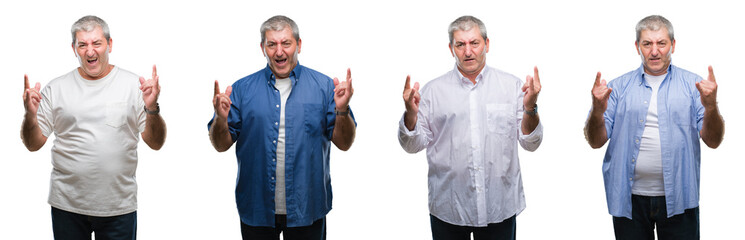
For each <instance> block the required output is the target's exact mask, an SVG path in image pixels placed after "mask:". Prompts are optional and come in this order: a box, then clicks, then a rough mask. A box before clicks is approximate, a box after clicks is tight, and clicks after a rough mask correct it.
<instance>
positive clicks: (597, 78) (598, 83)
mask: <svg viewBox="0 0 745 240" xmlns="http://www.w3.org/2000/svg"><path fill="white" fill-rule="evenodd" d="M598 85H600V72H598V74H597V75H596V76H595V86H598Z"/></svg>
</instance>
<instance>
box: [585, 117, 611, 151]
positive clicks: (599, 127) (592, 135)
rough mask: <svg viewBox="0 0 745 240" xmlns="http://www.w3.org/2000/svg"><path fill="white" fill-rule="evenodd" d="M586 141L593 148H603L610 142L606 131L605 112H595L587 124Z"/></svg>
mask: <svg viewBox="0 0 745 240" xmlns="http://www.w3.org/2000/svg"><path fill="white" fill-rule="evenodd" d="M585 139H586V140H587V143H589V144H590V147H592V148H600V147H602V146H603V145H604V144H605V142H606V141H608V133H607V132H606V130H605V119H603V112H600V111H596V110H594V109H593V111H592V112H591V113H590V116H589V117H588V118H587V122H586V123H585Z"/></svg>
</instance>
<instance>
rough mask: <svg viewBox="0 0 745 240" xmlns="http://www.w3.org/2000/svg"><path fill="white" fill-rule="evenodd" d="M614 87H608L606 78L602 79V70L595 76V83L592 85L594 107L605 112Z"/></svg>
mask: <svg viewBox="0 0 745 240" xmlns="http://www.w3.org/2000/svg"><path fill="white" fill-rule="evenodd" d="M611 91H613V89H611V88H608V84H607V83H606V82H605V79H603V80H602V81H601V80H600V72H598V74H597V75H596V76H595V85H593V86H592V108H593V109H597V110H600V111H601V112H605V109H606V108H608V97H610V93H611Z"/></svg>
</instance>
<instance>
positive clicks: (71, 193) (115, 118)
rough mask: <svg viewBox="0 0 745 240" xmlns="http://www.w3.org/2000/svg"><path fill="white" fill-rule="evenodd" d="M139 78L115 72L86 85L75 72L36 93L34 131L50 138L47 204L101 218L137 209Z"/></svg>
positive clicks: (141, 109) (141, 107) (141, 120)
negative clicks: (50, 162)
mask: <svg viewBox="0 0 745 240" xmlns="http://www.w3.org/2000/svg"><path fill="white" fill-rule="evenodd" d="M138 79H139V77H138V76H137V75H135V74H133V73H131V72H129V71H126V70H123V69H120V68H118V67H114V68H113V70H111V72H110V73H109V74H108V75H107V76H106V77H104V78H102V79H99V80H86V79H83V77H82V76H80V73H78V70H77V69H75V70H73V71H72V72H70V73H68V74H65V75H63V76H60V77H58V78H56V79H54V80H52V81H51V82H50V83H49V84H47V86H46V87H44V89H43V90H42V91H41V96H42V100H41V103H40V104H39V110H38V112H37V115H38V117H37V118H38V123H39V127H40V128H41V132H42V134H44V136H47V137H49V136H50V135H51V134H52V133H54V134H55V139H54V145H53V147H52V166H53V169H52V174H51V179H50V183H49V204H50V205H52V206H53V207H55V208H59V209H62V210H65V211H70V212H74V213H78V214H83V215H90V216H101V217H105V216H117V215H122V214H127V213H130V212H133V211H135V210H137V182H136V180H135V172H136V169H137V143H138V142H139V140H140V132H142V131H144V130H145V120H146V119H147V117H146V115H145V111H144V105H145V103H144V101H143V99H142V92H141V91H140V89H139V84H140V83H139V80H138Z"/></svg>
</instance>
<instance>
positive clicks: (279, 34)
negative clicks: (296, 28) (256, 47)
mask: <svg viewBox="0 0 745 240" xmlns="http://www.w3.org/2000/svg"><path fill="white" fill-rule="evenodd" d="M264 34H265V36H264V37H265V38H266V40H265V42H263V46H262V52H263V53H264V57H266V61H267V62H268V63H269V68H271V69H272V72H273V73H274V76H275V77H276V78H288V77H290V72H292V69H294V68H295V66H296V65H297V54H298V53H300V45H301V43H302V41H301V40H300V39H298V41H295V38H294V37H293V36H292V28H290V27H289V26H286V27H285V28H284V29H282V31H272V30H268V31H266V32H265V33H264Z"/></svg>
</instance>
